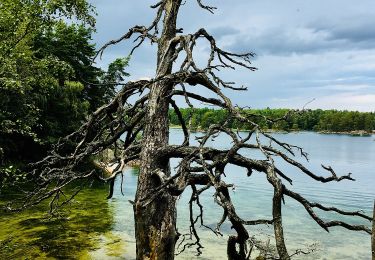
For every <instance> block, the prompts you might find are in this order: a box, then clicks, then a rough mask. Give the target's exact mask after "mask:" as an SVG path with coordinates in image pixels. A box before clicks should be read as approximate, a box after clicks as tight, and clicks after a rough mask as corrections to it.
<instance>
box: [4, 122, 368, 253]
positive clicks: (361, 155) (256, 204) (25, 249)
mask: <svg viewBox="0 0 375 260" xmlns="http://www.w3.org/2000/svg"><path fill="white" fill-rule="evenodd" d="M275 136H276V137H278V138H279V139H280V140H282V141H285V142H289V143H293V144H295V145H299V146H302V147H304V148H305V150H306V151H307V152H308V153H309V155H310V162H309V163H307V165H308V167H309V168H310V169H312V170H314V171H315V172H317V173H321V174H325V172H324V171H323V170H321V168H320V164H325V165H331V166H332V167H333V168H334V169H335V170H336V172H337V173H347V172H352V173H353V175H354V177H355V178H356V179H357V181H356V182H340V183H330V184H321V183H314V182H313V181H312V180H310V179H309V178H307V177H305V176H304V175H303V174H301V173H300V172H298V171H297V170H296V169H294V168H291V167H288V166H286V165H284V164H280V165H281V168H283V169H285V172H286V173H287V174H288V176H290V177H292V178H293V179H294V183H293V189H294V190H295V191H298V192H300V193H302V194H303V195H305V196H306V197H307V198H310V199H314V200H315V201H318V202H321V203H325V204H327V205H333V206H339V207H341V208H344V209H347V210H358V209H361V210H363V211H365V212H366V213H367V214H369V215H371V214H372V207H373V201H374V199H375V188H374V187H375V176H374V171H373V168H374V165H375V163H374V160H375V142H374V136H372V137H350V136H341V135H320V134H315V133H291V134H275ZM181 140H182V132H181V131H180V130H175V129H173V130H171V143H174V144H177V143H180V142H181ZM192 142H193V143H194V138H192ZM215 143H216V147H218V148H226V147H228V145H229V144H228V138H227V137H226V136H219V137H218V138H217V139H216V140H215ZM241 153H242V154H244V155H249V156H252V157H257V158H261V155H260V154H257V153H255V152H253V151H252V152H248V151H241ZM176 164H177V161H172V167H173V166H175V165H176ZM226 172H227V178H226V181H227V182H229V183H234V184H235V186H236V189H235V191H233V192H232V194H231V196H232V199H233V200H234V203H235V205H236V207H237V211H238V214H239V215H240V216H241V217H242V218H244V219H258V218H271V204H272V192H273V190H272V187H271V186H270V185H269V184H268V183H267V181H266V180H265V177H264V175H263V174H260V173H254V174H253V175H252V177H251V178H248V177H246V173H245V171H244V170H242V169H240V168H238V167H234V166H231V167H228V168H227V169H226ZM136 181H137V170H136V169H129V170H127V171H126V174H125V186H124V195H125V196H122V195H121V192H120V189H119V188H118V187H117V189H116V190H115V194H114V197H113V199H111V200H106V199H105V197H106V193H107V188H106V187H105V186H103V185H94V186H93V187H91V189H87V190H85V191H83V192H82V193H81V194H80V195H79V196H78V197H77V199H76V201H75V202H74V204H73V205H72V206H71V207H69V208H68V209H67V210H66V212H64V213H63V216H62V217H61V218H60V219H58V220H57V219H49V218H48V215H46V214H45V212H46V208H45V207H43V205H42V206H40V207H38V208H35V209H33V210H30V211H27V212H24V213H22V214H18V215H2V216H0V224H1V228H0V259H20V258H21V259H26V258H28V259H36V258H40V259H45V258H50V259H53V258H60V259H61V258H63V259H76V258H79V259H134V255H135V241H134V230H133V226H134V221H133V212H132V206H131V204H130V203H129V202H128V200H133V199H134V193H135V188H136ZM116 186H119V182H117V183H116ZM212 194H213V193H212V192H210V191H209V192H207V193H206V194H205V195H203V197H202V199H201V201H202V203H203V204H204V207H205V212H204V214H205V220H206V223H205V224H207V225H209V226H212V227H214V226H215V225H216V223H217V221H219V220H220V217H221V213H222V212H221V209H220V208H219V207H218V206H217V205H216V204H215V203H214V202H213V197H212ZM188 199H189V194H188V193H187V194H186V195H184V196H183V197H181V198H180V200H179V204H178V227H179V232H180V233H182V234H183V233H187V231H188V222H187V219H188V205H187V203H188ZM319 213H322V216H324V217H325V218H327V219H335V218H336V219H339V220H347V221H351V223H353V224H366V225H369V223H368V222H366V221H358V220H356V219H351V218H342V217H340V216H337V215H335V214H327V213H324V212H319ZM283 215H284V230H285V235H286V242H287V246H288V248H289V252H290V253H292V252H293V251H294V250H296V249H307V248H308V247H309V246H312V245H313V246H314V248H316V249H317V251H316V252H314V253H313V254H311V255H309V256H308V257H306V256H302V257H300V259H370V258H371V249H370V236H369V235H367V234H365V233H362V232H353V231H346V230H344V229H342V228H333V229H331V232H330V233H327V232H325V231H324V230H322V229H321V228H320V227H319V226H318V225H317V224H316V223H315V222H313V221H312V220H311V219H310V218H309V216H308V215H307V213H306V212H305V210H304V209H303V207H302V206H300V205H299V204H297V203H295V202H293V201H291V200H288V199H286V205H285V206H284V208H283ZM199 231H200V235H201V238H202V241H203V245H204V247H205V248H204V249H203V255H202V256H200V257H199V259H226V241H227V236H228V234H230V233H231V232H232V231H231V229H230V226H229V225H228V224H227V225H224V226H223V227H222V232H223V234H224V236H223V237H216V236H215V235H214V234H212V233H211V232H209V231H208V230H206V229H203V228H202V229H199ZM249 232H250V234H251V235H254V236H256V237H257V238H262V239H264V240H267V239H268V238H270V236H272V228H271V227H267V226H258V227H254V228H251V229H249ZM271 240H272V237H271ZM194 253H195V251H194V249H191V250H190V251H189V252H186V253H184V254H182V255H180V256H179V257H178V259H192V258H195V257H194ZM297 259H298V257H297Z"/></svg>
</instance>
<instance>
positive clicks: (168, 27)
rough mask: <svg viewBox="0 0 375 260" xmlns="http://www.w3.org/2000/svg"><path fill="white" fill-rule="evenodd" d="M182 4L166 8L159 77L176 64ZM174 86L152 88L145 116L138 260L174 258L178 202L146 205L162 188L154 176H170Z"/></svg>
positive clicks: (166, 199) (169, 199)
mask: <svg viewBox="0 0 375 260" xmlns="http://www.w3.org/2000/svg"><path fill="white" fill-rule="evenodd" d="M180 4H181V1H180V0H178V1H175V0H168V1H167V2H166V4H165V7H164V21H163V25H164V26H163V32H162V34H161V37H160V40H159V42H158V64H157V71H156V77H158V76H161V75H165V74H169V73H171V72H172V61H171V58H170V57H168V55H170V54H167V55H166V54H165V52H166V49H167V46H168V43H169V41H170V40H171V39H172V38H173V37H174V36H176V19H177V14H178V10H179V7H180ZM172 89H173V85H172V84H165V83H163V82H161V83H155V84H154V85H153V86H151V89H150V94H149V103H148V107H147V111H146V117H145V120H146V121H145V123H146V125H145V130H144V133H143V141H142V142H143V143H142V144H143V145H142V151H141V165H140V173H139V177H138V187H137V193H136V198H135V204H134V218H135V236H136V247H137V259H138V260H140V259H174V250H175V243H176V240H177V232H176V214H177V212H176V199H175V198H174V197H173V196H171V195H170V194H169V193H167V192H165V193H163V194H161V195H159V196H158V198H157V199H155V200H154V201H152V202H151V203H149V204H146V205H145V204H144V203H142V201H141V200H142V198H145V197H146V196H147V195H148V194H149V193H150V191H152V190H153V189H155V188H156V187H157V186H159V185H160V184H161V183H160V179H159V178H158V177H157V175H155V174H153V173H155V172H156V171H162V172H163V173H164V174H165V176H166V177H168V176H170V166H169V160H166V159H163V157H160V156H159V154H160V152H159V151H160V150H159V149H162V148H164V147H166V146H167V145H168V141H169V122H168V109H169V99H170V98H169V94H170V93H171V91H172Z"/></svg>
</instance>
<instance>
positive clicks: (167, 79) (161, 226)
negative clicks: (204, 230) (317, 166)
mask: <svg viewBox="0 0 375 260" xmlns="http://www.w3.org/2000/svg"><path fill="white" fill-rule="evenodd" d="M196 2H197V5H198V6H199V7H200V8H203V9H205V10H207V11H209V12H211V13H213V11H214V10H215V8H214V7H211V6H207V5H205V4H203V3H202V2H201V0H196ZM182 5H183V3H182V1H181V0H162V1H160V2H158V3H157V4H155V5H153V6H152V8H153V9H155V11H156V17H155V19H154V20H153V21H152V23H151V25H150V26H148V27H147V26H139V25H137V26H134V27H133V28H131V29H130V30H129V31H128V32H127V33H126V34H124V35H123V36H122V37H121V38H119V39H117V40H113V41H110V42H109V43H107V44H106V45H105V46H104V47H103V48H101V49H100V51H99V52H98V55H102V53H103V51H104V50H105V49H106V48H107V47H109V46H110V45H114V44H117V43H119V42H121V41H124V40H127V39H132V38H133V39H134V38H135V47H134V48H133V49H132V51H131V53H133V52H134V51H135V50H136V48H137V47H139V46H140V45H141V44H142V43H144V42H145V41H149V42H151V43H153V44H157V47H158V52H157V67H156V74H155V77H154V78H152V79H149V80H137V81H130V82H127V83H123V84H122V89H121V90H120V91H119V92H118V94H117V96H116V97H115V98H114V99H113V100H112V101H111V102H110V103H109V104H107V105H105V106H102V107H101V108H99V109H98V110H97V111H95V112H94V113H93V114H92V115H91V116H90V118H89V119H88V121H87V122H86V123H84V124H83V125H82V127H81V128H80V129H79V130H78V131H76V132H74V133H72V134H71V135H69V136H67V137H65V138H64V139H62V140H61V141H60V142H59V143H58V144H57V145H56V146H55V147H54V149H53V151H52V152H51V153H50V154H49V156H48V157H46V158H44V159H43V160H42V161H40V162H38V163H35V164H34V165H32V167H33V171H32V173H33V178H32V182H33V184H34V187H35V188H33V189H32V190H31V191H30V190H29V191H28V192H27V194H26V197H24V198H23V200H22V201H21V202H20V203H21V204H13V205H10V206H12V207H10V208H11V209H19V208H25V207H29V206H31V205H35V204H37V203H39V202H41V201H43V200H46V199H50V206H51V210H54V209H56V208H58V207H61V206H62V205H64V204H66V203H67V202H69V201H70V200H71V199H72V198H73V197H74V196H75V195H76V194H73V195H71V197H65V195H64V193H63V189H64V187H65V186H67V185H68V184H71V183H79V184H80V185H81V184H82V183H84V182H83V181H82V180H89V179H92V178H95V177H96V178H99V179H100V180H102V181H105V182H109V184H110V194H109V197H111V196H112V194H113V187H114V185H113V183H114V180H115V178H116V176H118V175H121V176H122V174H123V167H124V165H126V164H127V163H129V162H131V161H133V160H139V162H140V173H139V176H138V186H137V191H136V195H135V200H134V202H133V207H134V219H135V236H136V248H137V259H173V258H174V256H175V246H176V242H177V241H178V240H179V239H181V240H182V238H181V236H180V234H179V233H178V232H177V229H176V216H177V212H176V203H177V198H178V197H179V196H180V195H181V194H182V193H184V192H185V191H186V190H187V189H189V190H191V192H192V193H191V198H190V201H189V208H190V218H189V219H190V232H191V234H190V235H191V238H192V239H191V240H190V241H189V242H188V244H187V246H196V248H197V250H198V253H199V252H201V248H202V245H201V240H200V238H199V233H198V231H197V226H198V225H200V224H203V217H202V216H203V214H202V208H203V205H202V204H201V202H200V196H201V195H202V194H203V193H205V192H206V191H208V190H213V191H214V200H215V202H216V203H217V204H218V205H219V206H220V207H221V208H222V210H223V215H222V218H221V220H219V221H218V223H217V228H216V229H212V231H213V232H216V233H218V232H220V227H221V225H222V224H223V223H224V222H227V221H228V222H229V223H230V225H231V226H232V228H233V230H235V235H231V236H229V238H228V242H227V255H228V258H229V259H248V258H249V255H248V254H249V251H251V250H249V248H252V244H251V243H252V240H251V239H250V235H249V227H250V226H253V225H261V224H269V225H273V227H274V237H275V241H276V248H277V253H278V256H279V258H280V259H290V254H289V253H288V250H287V247H286V245H285V240H284V232H283V224H282V221H283V219H282V212H281V209H282V205H283V200H284V197H285V196H287V197H289V198H291V199H293V200H295V201H297V202H298V203H300V204H301V206H302V207H304V208H305V209H306V211H307V212H308V214H309V215H310V217H311V218H312V219H313V220H314V221H315V222H316V223H317V224H319V226H321V227H322V228H323V229H324V230H326V231H328V229H329V228H330V227H334V226H341V227H343V228H346V229H349V230H356V231H364V232H367V233H369V234H371V230H370V228H369V226H366V225H352V224H349V223H346V222H343V221H336V220H333V221H325V220H323V219H322V218H321V217H320V216H319V215H318V214H317V213H316V209H319V210H323V211H332V212H335V213H338V214H341V215H350V216H355V217H358V218H362V219H365V220H368V221H370V222H371V221H372V218H371V217H369V216H366V215H365V214H363V213H361V212H359V211H358V212H348V211H344V210H341V209H339V208H336V207H328V206H324V205H322V204H319V203H315V202H311V201H309V200H308V199H306V198H305V197H304V196H302V195H301V194H299V193H297V192H295V191H293V190H292V189H291V188H289V187H290V185H288V186H286V185H285V183H289V184H292V179H291V177H290V176H288V175H287V174H286V173H285V172H284V171H282V170H281V169H280V168H279V165H278V164H277V163H276V161H275V158H276V157H277V158H281V159H282V160H283V161H285V162H286V163H288V164H289V165H290V167H296V168H297V169H298V170H299V171H300V172H301V173H302V174H305V175H306V176H308V178H311V179H313V180H314V181H317V182H321V183H328V182H339V181H343V180H349V181H354V179H353V178H352V177H351V175H350V174H347V175H343V176H338V175H337V174H336V173H335V171H334V170H333V169H332V168H331V167H327V166H322V167H323V170H325V171H326V173H327V175H325V176H324V175H323V176H321V175H318V174H316V173H314V172H312V171H310V170H309V169H308V168H306V167H305V166H304V165H303V164H301V163H300V162H298V161H297V160H296V159H294V157H295V156H302V157H304V158H306V159H307V154H306V153H305V152H304V150H303V149H302V148H300V147H297V146H294V145H291V144H288V143H284V142H281V141H279V140H277V139H276V138H275V137H274V136H272V135H270V134H268V133H266V132H264V131H263V130H262V129H261V127H260V126H259V125H257V124H256V123H255V121H256V120H254V118H255V117H256V116H257V115H252V114H246V113H244V112H243V111H242V110H241V108H240V107H237V106H235V105H233V104H232V101H231V100H230V99H229V98H228V97H226V96H225V95H224V94H223V89H229V90H233V91H243V90H246V89H245V88H243V87H236V86H235V84H234V83H231V82H227V81H225V80H224V79H222V78H221V77H220V76H219V72H220V71H222V70H225V69H235V68H236V67H243V68H246V69H248V70H250V71H254V70H255V68H254V67H253V66H252V64H251V58H252V57H253V56H254V54H253V53H245V54H236V53H232V52H228V51H225V50H223V49H221V48H220V47H219V46H218V45H217V42H216V40H215V38H214V37H213V36H212V35H211V34H209V33H208V32H207V31H206V30H205V29H199V30H198V31H197V32H195V33H192V34H183V30H182V29H179V28H178V27H177V17H178V13H179V9H180V7H181V6H182ZM159 29H160V30H159ZM198 41H202V42H205V43H206V44H207V45H208V48H209V58H208V60H207V62H206V63H205V65H204V67H201V66H199V65H198V63H196V60H195V59H194V55H193V53H194V51H195V47H196V45H197V42H198ZM114 84H117V83H114ZM201 88H204V89H206V90H208V91H209V92H211V93H212V97H207V96H203V95H200V94H199V90H200V89H201ZM135 95H137V96H138V98H137V99H136V100H135V99H134V96H135ZM178 96H180V97H182V98H183V100H185V101H186V103H187V104H188V105H189V106H192V102H191V100H197V101H199V102H204V103H206V104H210V105H213V106H216V107H218V108H221V109H225V110H226V111H227V113H228V119H227V121H225V122H223V123H222V124H220V125H211V126H210V127H209V129H208V130H207V132H206V133H205V134H204V135H203V136H201V137H199V138H198V139H197V140H198V145H196V146H193V145H190V144H189V142H190V133H189V132H190V129H189V124H188V122H185V121H184V119H183V117H182V114H181V112H180V110H179V106H178V104H177V103H176V101H175V98H176V97H178ZM134 100H135V101H134ZM170 108H173V109H174V111H175V113H176V115H177V116H178V118H179V120H180V123H181V125H182V129H183V133H184V140H183V142H182V144H180V145H171V144H169V122H168V111H169V109H170ZM284 119H285V118H280V120H284ZM230 120H237V121H240V122H243V123H247V124H249V125H251V127H252V130H251V131H250V132H249V133H248V134H247V136H246V137H243V136H240V135H239V134H238V133H237V132H235V131H233V130H232V129H230V128H229V127H228V125H229V124H228V122H229V121H230ZM267 120H268V119H267ZM218 134H225V135H227V136H229V138H230V139H231V142H232V145H231V148H230V149H226V150H220V149H215V148H214V147H210V146H208V145H207V141H208V140H210V139H211V138H213V137H215V136H217V135H218ZM139 135H141V136H142V138H138V136H139ZM264 140H266V141H264ZM107 148H111V149H113V150H114V157H115V158H114V160H115V161H116V162H117V167H116V169H115V170H114V172H113V174H112V176H110V177H106V178H105V177H103V176H102V175H101V174H100V173H98V172H97V170H88V171H82V170H79V171H78V170H77V169H78V168H79V166H80V165H81V164H82V163H83V162H84V161H86V160H87V159H88V158H90V157H91V156H93V155H95V154H98V153H100V152H102V151H103V150H105V149H107ZM240 149H255V150H258V151H260V152H261V153H262V154H263V155H264V159H254V158H248V157H246V156H244V155H242V153H240V152H239V150H240ZM172 158H177V159H179V164H178V167H177V168H176V170H175V171H173V172H172V171H171V168H170V160H171V159H172ZM229 164H232V165H237V166H240V167H242V168H244V169H246V172H247V175H248V176H249V177H251V174H252V172H253V171H257V172H260V173H262V174H264V175H265V176H266V178H267V181H268V182H269V184H270V185H272V187H273V190H274V193H273V200H272V218H271V219H256V220H254V219H246V216H240V215H239V214H237V211H236V208H235V206H234V204H233V203H232V200H231V193H230V191H229V190H230V188H231V187H232V184H229V183H226V182H225V181H224V178H223V176H224V175H225V174H231V173H228V172H226V166H227V165H229ZM78 180H80V181H79V182H77V181H78ZM193 205H198V209H200V211H199V212H198V214H195V213H194V212H193Z"/></svg>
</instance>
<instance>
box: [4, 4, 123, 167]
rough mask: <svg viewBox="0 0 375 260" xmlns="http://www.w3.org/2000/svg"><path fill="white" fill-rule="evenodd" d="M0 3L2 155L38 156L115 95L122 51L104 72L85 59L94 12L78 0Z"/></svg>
mask: <svg viewBox="0 0 375 260" xmlns="http://www.w3.org/2000/svg"><path fill="white" fill-rule="evenodd" d="M0 7H1V8H0V31H1V34H0V89H1V92H0V122H1V125H0V147H2V159H3V163H4V161H14V160H30V159H31V160H32V159H38V158H40V157H41V156H42V155H43V154H44V153H45V151H46V150H47V149H48V148H49V147H50V145H51V144H53V143H55V142H56V141H57V140H58V139H59V138H60V137H63V136H65V135H67V134H68V133H71V132H73V131H74V130H76V129H77V128H78V127H79V126H80V125H81V122H82V120H84V119H85V118H86V117H87V115H88V113H89V112H91V111H94V110H95V109H97V108H98V107H99V106H101V105H103V104H105V103H107V102H108V101H109V100H110V99H111V98H112V97H113V96H114V95H115V92H116V91H115V90H116V83H115V82H118V80H119V79H122V76H127V75H128V74H126V72H125V71H124V67H125V66H127V64H128V61H129V58H126V59H120V60H116V61H115V62H114V63H112V64H111V65H110V67H109V70H108V72H104V71H102V70H101V69H99V68H97V67H95V66H93V65H92V60H93V57H94V56H95V55H96V51H95V45H94V44H92V43H90V41H91V34H92V32H93V30H94V29H93V25H94V21H95V20H94V17H93V16H92V13H93V8H92V7H91V6H90V5H89V4H88V3H87V2H86V1H85V0H79V1H59V0H50V1H22V0H17V1H13V0H12V1H10V0H4V1H2V2H1V3H0ZM67 19H74V21H75V23H72V21H73V20H71V21H67ZM110 80H111V81H112V82H109V81H110Z"/></svg>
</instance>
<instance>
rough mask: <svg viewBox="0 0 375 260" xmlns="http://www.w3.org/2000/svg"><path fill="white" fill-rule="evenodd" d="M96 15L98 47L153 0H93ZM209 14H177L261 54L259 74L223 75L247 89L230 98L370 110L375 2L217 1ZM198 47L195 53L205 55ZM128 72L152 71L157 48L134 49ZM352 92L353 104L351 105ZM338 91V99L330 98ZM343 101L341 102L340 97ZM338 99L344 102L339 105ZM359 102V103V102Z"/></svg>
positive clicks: (187, 10) (191, 4)
mask: <svg viewBox="0 0 375 260" xmlns="http://www.w3.org/2000/svg"><path fill="white" fill-rule="evenodd" d="M91 1H92V3H93V4H94V5H95V6H97V12H98V13H99V16H98V22H97V25H98V27H97V34H96V35H95V37H94V41H95V42H96V43H97V44H98V46H101V45H102V44H104V43H105V42H107V41H109V40H111V39H114V38H118V37H120V36H121V35H122V34H123V33H125V32H126V31H127V30H128V28H130V27H132V26H133V25H135V24H139V25H148V24H149V23H150V22H151V21H152V19H153V16H154V10H152V9H150V8H148V7H149V5H151V4H153V3H154V2H156V1H151V0H149V1H134V0H105V1H104V0H91ZM206 2H207V3H209V4H211V3H214V4H216V5H217V7H218V10H217V12H216V14H215V15H210V14H209V13H207V12H206V11H204V10H201V9H199V8H198V7H197V5H196V1H186V4H185V5H184V6H183V7H182V10H181V15H180V17H179V19H178V26H179V27H183V28H184V33H191V32H195V31H196V30H197V29H199V28H201V27H205V28H207V30H208V31H209V32H210V33H211V34H213V35H214V36H215V37H217V39H218V43H219V44H220V46H222V47H224V48H226V49H231V50H236V51H239V52H244V51H254V52H256V53H257V54H258V56H257V59H256V60H254V65H255V66H256V67H258V68H259V70H258V71H257V72H252V73H249V72H247V71H244V70H236V71H228V72H225V73H223V75H224V77H225V79H226V80H228V81H237V82H238V83H239V84H240V85H242V84H243V85H246V86H248V87H249V91H248V92H242V93H236V92H231V91H225V93H226V94H228V95H229V96H230V97H231V98H232V99H233V101H234V103H237V104H239V105H242V106H250V107H267V106H269V107H278V106H283V107H288V106H289V107H302V106H303V105H304V104H305V103H307V102H308V101H310V100H311V99H312V98H313V97H316V98H319V100H320V101H319V102H318V101H317V102H315V103H313V105H315V106H321V107H328V105H326V106H324V104H323V103H322V102H329V100H334V102H331V103H332V104H331V105H332V106H335V107H336V108H347V109H361V110H374V109H375V108H374V106H373V105H371V102H372V101H374V103H375V100H373V98H374V97H375V75H374V71H375V52H374V49H375V44H374V43H375V20H374V19H373V17H375V1H373V0H361V4H358V3H354V2H352V1H342V0H330V1H324V0H316V1H300V0H285V1H278V0H269V1H264V0H252V1H248V0H236V1H228V0H216V1H215V2H214V1H212V2H210V1H209V0H206ZM131 46H132V42H131V41H130V42H128V43H124V44H121V45H119V46H116V47H113V48H109V49H108V50H107V51H106V52H105V54H104V56H103V60H102V61H99V65H101V66H105V65H106V64H108V62H110V61H111V60H113V59H114V58H116V57H118V56H125V55H127V54H128V53H129V51H130V49H131ZM204 52H205V49H204V48H201V49H199V55H197V58H198V59H200V62H202V60H203V59H204V58H205V53H204ZM128 70H129V71H130V72H131V74H132V77H133V78H138V77H144V76H150V77H152V76H153V75H154V70H155V46H154V47H150V46H149V45H145V46H144V47H142V48H141V49H139V50H138V51H137V52H136V54H135V55H134V57H133V58H132V61H131V66H130V67H129V69H128ZM350 95H352V96H353V103H352V104H351V103H350ZM335 97H341V99H340V98H337V99H336V100H335ZM340 100H343V101H342V102H341V101H340ZM340 102H341V103H340ZM356 102H360V104H357V103H356Z"/></svg>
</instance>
